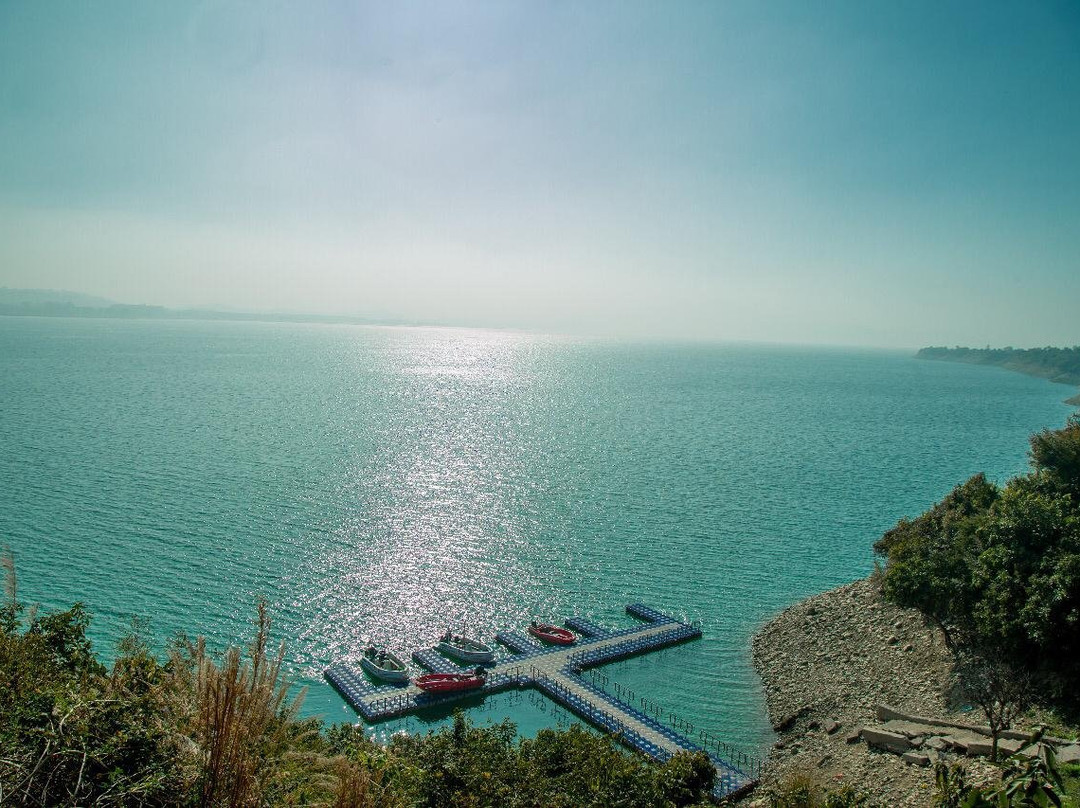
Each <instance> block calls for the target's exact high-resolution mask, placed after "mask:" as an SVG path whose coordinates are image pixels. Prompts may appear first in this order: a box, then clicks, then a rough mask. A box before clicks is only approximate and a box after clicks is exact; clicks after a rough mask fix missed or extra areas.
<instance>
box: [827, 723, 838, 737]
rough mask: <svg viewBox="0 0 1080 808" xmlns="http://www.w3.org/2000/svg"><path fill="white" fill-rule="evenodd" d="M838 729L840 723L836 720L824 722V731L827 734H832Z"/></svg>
mask: <svg viewBox="0 0 1080 808" xmlns="http://www.w3.org/2000/svg"><path fill="white" fill-rule="evenodd" d="M838 729H840V724H838V723H837V722H836V721H826V722H825V732H826V733H827V734H829V735H833V734H834V733H835V732H836V731H837V730H838Z"/></svg>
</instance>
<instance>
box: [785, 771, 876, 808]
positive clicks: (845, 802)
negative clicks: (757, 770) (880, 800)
mask: <svg viewBox="0 0 1080 808" xmlns="http://www.w3.org/2000/svg"><path fill="white" fill-rule="evenodd" d="M768 799H769V808H871V806H876V805H877V803H875V802H873V801H872V800H871V798H870V795H869V794H864V793H862V792H860V791H858V790H856V789H855V788H853V787H851V786H848V785H844V786H839V787H836V788H831V787H829V786H827V785H825V784H824V783H823V782H822V780H821V777H820V774H819V773H818V772H816V771H813V770H810V769H805V770H803V771H797V772H794V773H792V774H791V775H789V776H788V777H787V778H785V779H784V780H783V781H782V782H779V783H777V784H776V785H775V786H773V787H772V788H771V790H770V794H769V797H768Z"/></svg>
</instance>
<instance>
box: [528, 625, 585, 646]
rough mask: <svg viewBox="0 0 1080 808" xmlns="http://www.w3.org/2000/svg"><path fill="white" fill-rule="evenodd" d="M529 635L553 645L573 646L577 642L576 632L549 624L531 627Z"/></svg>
mask: <svg viewBox="0 0 1080 808" xmlns="http://www.w3.org/2000/svg"><path fill="white" fill-rule="evenodd" d="M529 633H530V634H532V635H533V636H534V637H536V638H537V639H540V640H543V641H544V642H548V643H551V644H552V645H573V644H574V642H575V641H576V640H577V637H576V636H575V635H574V632H572V631H569V630H567V629H565V628H559V627H558V626H553V625H550V624H548V623H540V624H539V625H536V626H529Z"/></svg>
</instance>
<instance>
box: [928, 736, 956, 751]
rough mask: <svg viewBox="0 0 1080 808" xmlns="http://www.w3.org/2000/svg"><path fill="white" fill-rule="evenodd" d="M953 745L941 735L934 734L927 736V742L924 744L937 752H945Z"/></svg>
mask: <svg viewBox="0 0 1080 808" xmlns="http://www.w3.org/2000/svg"><path fill="white" fill-rule="evenodd" d="M951 745H952V744H950V743H949V742H948V741H947V740H945V739H944V738H942V737H941V736H940V735H934V736H932V737H930V738H927V739H926V743H925V744H924V746H925V747H926V748H927V749H933V750H934V751H935V752H944V751H945V750H946V749H948V748H949V747H950V746H951Z"/></svg>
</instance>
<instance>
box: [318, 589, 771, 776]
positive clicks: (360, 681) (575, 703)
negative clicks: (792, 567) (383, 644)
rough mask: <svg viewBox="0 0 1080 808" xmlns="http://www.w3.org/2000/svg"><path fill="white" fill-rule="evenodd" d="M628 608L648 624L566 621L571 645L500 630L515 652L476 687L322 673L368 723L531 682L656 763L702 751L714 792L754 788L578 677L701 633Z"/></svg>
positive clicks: (421, 658) (438, 662)
mask: <svg viewBox="0 0 1080 808" xmlns="http://www.w3.org/2000/svg"><path fill="white" fill-rule="evenodd" d="M626 611H627V613H628V614H630V615H632V616H634V617H636V618H638V619H640V620H643V621H646V624H645V625H643V626H634V627H631V628H629V629H625V630H622V631H608V630H606V629H604V628H602V627H601V626H597V625H596V624H594V623H591V622H590V621H588V620H585V619H584V618H570V619H569V620H567V621H566V624H567V625H568V626H570V627H571V628H575V629H576V630H577V631H579V632H580V634H582V635H583V636H581V637H580V638H579V640H578V642H576V643H575V644H574V645H572V646H555V647H548V646H542V645H539V644H538V643H535V642H533V641H532V640H531V639H529V638H527V637H525V636H524V635H522V634H519V633H517V632H512V631H504V632H500V633H499V634H498V635H497V639H498V641H499V642H500V643H502V644H503V645H505V646H506V647H507V648H508V649H510V650H511V651H513V652H514V653H513V654H511V655H509V656H506V657H503V658H501V659H499V660H497V661H496V662H495V663H494V664H491V665H487V666H485V667H486V668H487V669H488V676H487V682H486V683H485V684H484V686H483V687H482V688H478V689H475V690H470V691H463V692H460V693H449V694H441V695H433V694H430V693H425V692H424V691H422V690H420V688H418V687H417V686H416V685H414V684H411V683H410V684H408V685H385V684H384V685H374V684H372V682H371V681H370V680H369V679H368V678H367V677H366V676H365V675H364V674H363V673H362V672H361V671H359V670H357V669H356V668H354V667H352V666H351V665H348V664H343V663H337V664H335V665H332V666H331V667H330V668H328V669H327V670H326V673H325V676H326V679H327V680H328V681H329V682H330V683H331V684H332V685H334V687H335V688H337V690H338V692H340V693H341V695H342V696H343V697H344V698H345V700H346V701H347V702H348V703H349V704H350V705H351V706H352V707H353V709H355V710H356V712H357V713H359V714H360V715H361V716H362V717H363V718H364V720H365V721H367V722H369V723H374V722H377V721H384V720H386V719H388V718H394V717H397V716H402V715H405V714H407V713H412V712H416V711H419V710H423V709H424V708H426V707H433V706H437V705H438V706H441V705H445V704H449V703H453V702H454V701H459V700H462V699H468V698H477V697H478V696H483V695H486V694H488V693H495V692H498V691H500V690H506V689H508V688H512V687H518V688H523V687H534V688H536V689H538V690H540V691H541V692H543V693H545V694H546V695H547V696H548V697H549V698H551V699H552V700H554V701H556V702H558V703H559V704H561V705H563V706H564V707H566V708H567V709H568V710H570V711H571V712H573V713H574V714H575V715H577V716H578V717H579V718H581V719H582V720H584V721H587V722H589V723H590V724H592V725H593V726H596V727H598V728H600V729H602V730H604V731H607V732H611V733H614V734H615V735H616V736H617V737H618V739H619V740H620V741H622V742H623V743H624V744H626V745H627V746H630V747H632V748H634V749H636V750H638V751H639V752H641V753H643V754H645V755H647V756H649V757H651V758H653V759H654V760H658V761H665V760H668V759H669V758H670V757H671V756H672V755H674V754H676V753H677V752H681V751H699V750H700V751H706V753H707V754H709V757H710V759H711V760H712V761H713V765H714V766H715V767H716V787H715V788H714V790H713V794H714V796H716V797H726V796H731V795H733V794H736V793H742V792H744V791H746V790H748V789H749V788H751V787H752V786H753V784H754V782H755V780H754V778H753V777H752V776H751V775H750V774H749V773H747V771H745V770H744V768H739V767H737V766H736V765H734V764H733V763H731V762H729V761H728V760H726V759H723V758H722V757H721V756H720V755H719V754H716V753H713V752H710V751H709V750H704V749H702V747H701V746H700V745H698V744H696V743H694V742H693V741H691V740H689V739H688V738H686V737H683V736H682V735H680V734H678V733H677V732H675V731H674V729H672V728H671V727H669V726H667V725H665V724H663V723H662V722H660V721H659V720H658V719H657V718H655V717H654V716H650V715H647V714H646V713H644V712H642V711H641V710H638V709H637V708H636V707H635V706H633V705H632V704H628V703H626V702H624V701H622V700H620V699H619V698H617V697H615V696H613V695H611V694H610V693H607V692H605V691H604V690H602V689H601V688H599V687H597V686H596V685H595V684H592V683H589V682H586V681H585V680H584V679H582V677H581V675H580V674H581V672H582V671H583V670H585V669H587V668H592V667H595V666H597V665H602V664H604V663H607V662H614V661H615V660H619V659H625V658H627V657H630V656H634V655H636V654H642V653H647V652H649V651H654V650H657V649H659V648H665V647H667V646H671V645H675V644H677V643H681V642H686V641H687V640H693V639H697V638H698V637H700V636H701V627H700V626H698V625H697V624H691V623H684V622H681V621H679V620H676V619H675V618H673V617H669V616H668V615H666V614H663V613H661V612H658V611H656V610H655V609H651V608H649V607H647V606H644V605H642V604H640V603H632V604H630V605H629V606H627V607H626ZM412 657H413V660H414V661H415V662H416V663H417V664H419V665H422V666H423V667H425V668H427V669H429V670H433V671H436V672H446V671H458V670H461V667H460V666H458V665H455V664H454V663H452V662H450V661H449V660H447V659H446V658H445V657H444V656H442V655H441V654H439V653H438V652H437V651H435V650H434V649H423V650H421V651H416V652H414V653H413V655H412Z"/></svg>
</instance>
